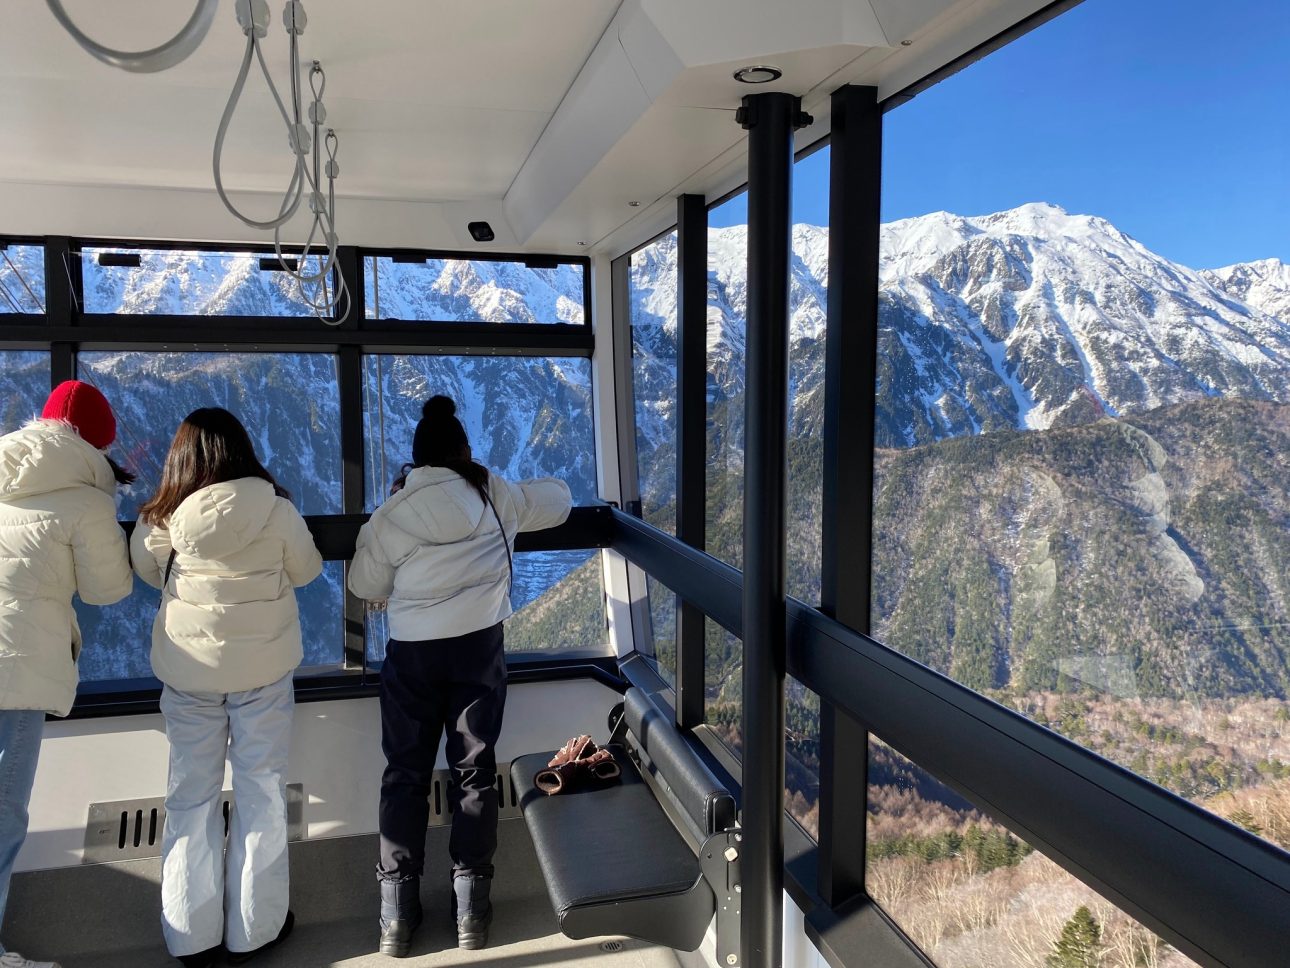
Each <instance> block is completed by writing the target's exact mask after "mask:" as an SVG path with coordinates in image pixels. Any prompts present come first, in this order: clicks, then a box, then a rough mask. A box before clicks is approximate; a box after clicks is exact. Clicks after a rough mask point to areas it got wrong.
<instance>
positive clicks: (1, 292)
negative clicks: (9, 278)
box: [0, 282, 22, 313]
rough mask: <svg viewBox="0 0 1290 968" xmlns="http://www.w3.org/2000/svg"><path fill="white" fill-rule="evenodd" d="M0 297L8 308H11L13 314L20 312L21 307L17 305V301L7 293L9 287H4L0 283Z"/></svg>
mask: <svg viewBox="0 0 1290 968" xmlns="http://www.w3.org/2000/svg"><path fill="white" fill-rule="evenodd" d="M0 295H3V296H4V300H5V302H7V303H8V304H9V305H10V306H12V307H13V311H14V312H15V313H20V312H22V307H21V306H19V305H18V301H17V300H16V299H14V298H13V294H12V293H10V292H9V287H8V286H6V285H5V284H4V283H3V282H0Z"/></svg>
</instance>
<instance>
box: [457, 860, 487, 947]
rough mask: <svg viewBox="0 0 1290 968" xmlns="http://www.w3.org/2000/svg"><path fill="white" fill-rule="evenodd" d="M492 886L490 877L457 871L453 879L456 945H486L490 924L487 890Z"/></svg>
mask: <svg viewBox="0 0 1290 968" xmlns="http://www.w3.org/2000/svg"><path fill="white" fill-rule="evenodd" d="M492 886H493V879H492V878H491V877H481V876H478V875H470V874H459V875H457V876H456V877H454V878H453V879H452V892H453V910H454V913H455V915H456V918H457V947H458V948H469V949H475V948H482V947H484V945H486V944H488V926H489V925H490V924H492V923H493V905H492V902H491V901H489V899H488V890H489V888H491V887H492Z"/></svg>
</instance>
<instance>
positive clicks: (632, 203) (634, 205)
mask: <svg viewBox="0 0 1290 968" xmlns="http://www.w3.org/2000/svg"><path fill="white" fill-rule="evenodd" d="M627 204H628V205H629V206H631V207H632V208H640V207H641V203H640V202H628V203H627Z"/></svg>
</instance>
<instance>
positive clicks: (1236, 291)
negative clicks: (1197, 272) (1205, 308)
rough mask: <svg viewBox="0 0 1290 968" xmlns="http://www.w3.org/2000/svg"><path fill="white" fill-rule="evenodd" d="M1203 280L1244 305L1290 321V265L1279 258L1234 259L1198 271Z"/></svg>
mask: <svg viewBox="0 0 1290 968" xmlns="http://www.w3.org/2000/svg"><path fill="white" fill-rule="evenodd" d="M1201 275H1202V276H1204V277H1205V279H1206V280H1208V281H1209V282H1211V283H1213V285H1215V286H1216V287H1217V288H1219V289H1221V290H1222V291H1223V292H1225V293H1228V294H1229V295H1231V296H1235V297H1236V298H1237V299H1239V300H1240V301H1241V302H1243V303H1245V304H1246V305H1247V306H1252V307H1254V308H1255V309H1261V310H1263V312H1265V313H1267V314H1268V315H1269V316H1275V317H1276V318H1277V319H1281V320H1290V266H1288V265H1286V264H1285V263H1284V262H1282V261H1281V260H1280V259H1260V260H1259V261H1257V262H1238V263H1237V264H1236V265H1231V266H1225V267H1224V268H1222V269H1212V270H1206V271H1203V272H1201Z"/></svg>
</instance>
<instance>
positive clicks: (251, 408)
mask: <svg viewBox="0 0 1290 968" xmlns="http://www.w3.org/2000/svg"><path fill="white" fill-rule="evenodd" d="M76 362H77V373H78V376H79V377H80V378H81V379H82V380H86V381H88V382H90V383H93V384H94V385H95V386H97V387H98V388H99V389H100V390H102V391H103V393H104V395H105V396H106V397H107V398H108V401H109V402H110V403H111V404H112V409H113V410H114V411H115V413H116V416H117V442H116V444H115V445H114V449H115V451H117V452H118V453H119V455H120V456H121V458H122V459H123V461H124V463H125V464H126V466H128V467H129V468H130V469H131V470H133V471H134V472H135V473H136V474H138V475H139V480H138V481H137V482H136V483H135V484H134V485H133V486H131V487H129V488H125V489H124V490H123V491H122V499H121V504H120V508H121V516H122V517H123V518H127V519H132V518H133V517H134V516H135V515H136V514H137V513H138V509H139V505H141V504H142V503H143V502H144V501H146V500H147V499H148V497H149V496H150V495H151V494H152V493H153V492H154V491H155V490H156V489H157V487H158V485H159V484H160V482H161V469H162V465H163V464H164V463H165V459H166V452H167V451H168V450H169V449H170V442H171V440H172V439H173V438H174V435H175V431H176V430H177V429H178V427H179V424H180V423H181V422H182V421H183V419H184V417H186V416H187V415H188V414H189V413H191V412H192V411H193V410H196V409H198V408H199V407H223V408H225V409H227V410H229V411H231V412H232V413H233V414H234V415H235V416H236V417H237V418H238V419H239V420H241V421H242V423H243V424H244V425H245V427H246V429H247V432H248V433H249V434H250V435H251V440H252V442H253V443H254V444H255V449H256V454H257V455H258V456H259V458H260V461H261V462H262V463H263V464H264V466H265V467H267V468H268V469H269V472H270V473H271V474H273V475H274V476H275V477H276V478H277V479H278V482H279V483H281V484H282V486H283V487H285V488H286V489H287V490H288V491H290V492H291V497H292V500H293V501H294V503H295V505H296V507H297V508H298V509H299V510H300V512H301V513H302V514H339V513H340V511H341V485H340V392H339V388H338V387H337V383H336V358H335V357H334V356H331V355H330V354H326V353H141V352H105V351H96V352H83V353H81V354H79V355H78V356H77V360H76Z"/></svg>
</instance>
